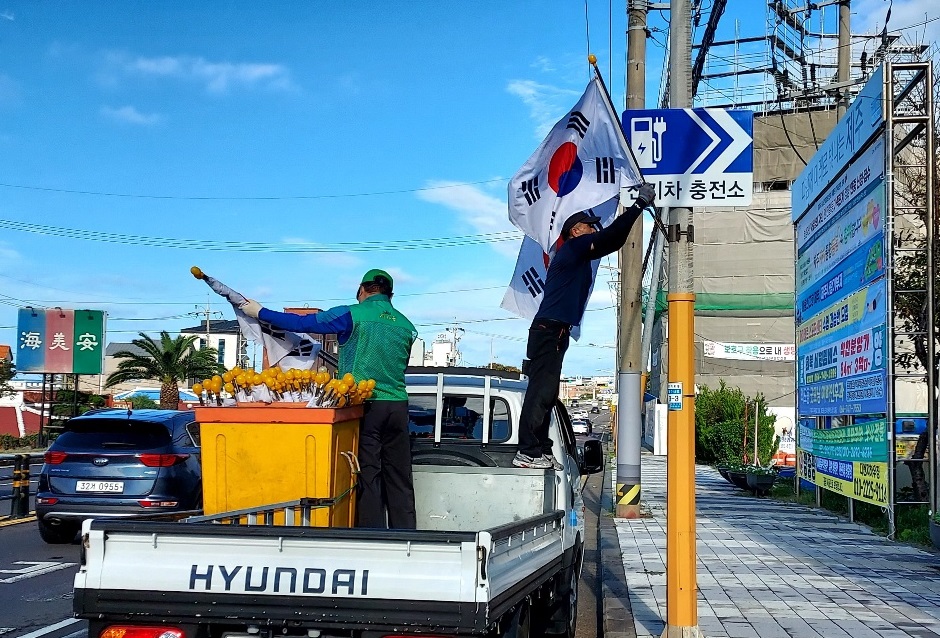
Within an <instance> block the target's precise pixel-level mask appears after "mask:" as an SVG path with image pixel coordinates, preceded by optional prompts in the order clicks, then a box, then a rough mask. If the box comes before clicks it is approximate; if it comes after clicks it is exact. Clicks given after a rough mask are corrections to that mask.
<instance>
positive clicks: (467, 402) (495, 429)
mask: <svg viewBox="0 0 940 638" xmlns="http://www.w3.org/2000/svg"><path fill="white" fill-rule="evenodd" d="M443 403H444V405H443V407H444V411H443V414H442V415H441V440H442V441H466V442H482V441H483V397H481V396H462V395H453V394H446V395H444V402H443ZM436 416H437V395H434V394H427V395H412V396H411V397H409V399H408V428H409V430H410V431H411V436H412V437H413V438H416V439H430V440H432V441H433V440H434V422H435V419H436ZM489 427H490V432H489V441H490V442H491V443H501V442H503V441H507V440H508V439H509V405H508V404H507V403H506V401H505V400H503V399H500V398H498V397H490V423H489Z"/></svg>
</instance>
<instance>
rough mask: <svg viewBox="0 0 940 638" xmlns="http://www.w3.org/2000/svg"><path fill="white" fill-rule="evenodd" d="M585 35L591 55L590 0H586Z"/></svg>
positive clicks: (588, 51) (589, 76)
mask: <svg viewBox="0 0 940 638" xmlns="http://www.w3.org/2000/svg"><path fill="white" fill-rule="evenodd" d="M584 37H585V39H586V40H587V55H589V56H590V55H591V22H590V20H589V18H588V0H584ZM590 78H591V67H590V65H588V80H590Z"/></svg>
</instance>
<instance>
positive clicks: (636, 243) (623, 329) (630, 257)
mask: <svg viewBox="0 0 940 638" xmlns="http://www.w3.org/2000/svg"><path fill="white" fill-rule="evenodd" d="M648 12H649V1H648V0H628V3H627V14H628V18H629V20H628V24H629V26H628V27H627V86H626V91H627V108H628V109H642V108H645V107H646V16H647V13H648ZM619 256H620V328H619V331H618V333H619V335H620V343H619V348H618V351H619V352H620V367H619V375H618V383H617V393H618V397H617V511H616V515H617V517H618V518H637V517H638V516H639V515H640V439H641V435H642V426H641V423H640V409H641V406H642V395H643V388H642V384H641V379H642V374H643V369H644V367H645V362H644V361H643V359H642V348H641V337H642V331H643V325H642V316H641V315H642V312H643V309H642V283H643V282H642V278H643V218H642V217H640V218H639V219H638V220H637V223H636V224H634V225H633V229H632V230H631V231H630V234H629V235H628V236H627V242H626V243H625V244H624V245H623V247H622V248H621V249H620V254H619Z"/></svg>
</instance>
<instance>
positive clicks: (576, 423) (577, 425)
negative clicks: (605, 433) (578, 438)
mask: <svg viewBox="0 0 940 638" xmlns="http://www.w3.org/2000/svg"><path fill="white" fill-rule="evenodd" d="M571 430H572V431H573V432H574V433H575V434H585V435H586V434H590V433H591V422H590V421H589V420H588V419H582V418H577V419H571Z"/></svg>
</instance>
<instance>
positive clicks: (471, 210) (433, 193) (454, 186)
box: [417, 180, 518, 255]
mask: <svg viewBox="0 0 940 638" xmlns="http://www.w3.org/2000/svg"><path fill="white" fill-rule="evenodd" d="M425 187H427V188H429V189H430V190H422V191H418V194H417V195H418V197H419V198H420V199H423V200H424V201H426V202H431V203H432V204H440V205H441V206H444V207H446V208H449V209H451V210H452V211H454V212H456V213H457V214H458V215H459V216H460V218H461V220H462V221H463V222H464V223H466V224H468V225H469V226H470V227H472V228H473V230H474V231H476V232H477V233H481V234H483V233H500V232H505V231H513V230H515V227H514V226H513V225H512V224H511V223H509V213H508V212H507V208H506V200H505V199H504V198H503V196H500V197H496V196H495V195H491V194H490V193H488V192H486V191H485V190H483V189H482V188H480V187H478V186H473V185H469V184H462V183H459V182H450V181H444V180H432V181H429V182H427V183H426V184H425ZM493 248H494V249H495V250H496V251H497V252H499V253H501V254H504V255H515V254H516V253H517V252H518V245H517V244H516V243H515V242H496V243H494V244H493Z"/></svg>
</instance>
